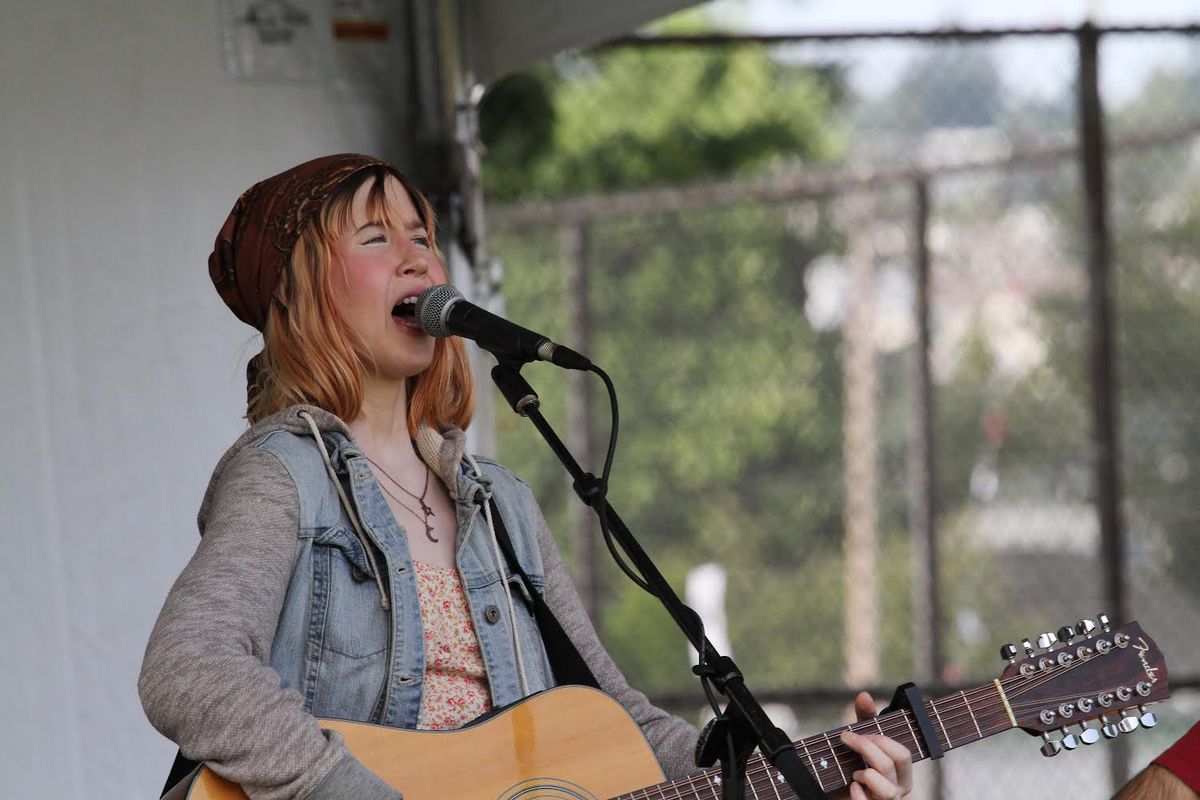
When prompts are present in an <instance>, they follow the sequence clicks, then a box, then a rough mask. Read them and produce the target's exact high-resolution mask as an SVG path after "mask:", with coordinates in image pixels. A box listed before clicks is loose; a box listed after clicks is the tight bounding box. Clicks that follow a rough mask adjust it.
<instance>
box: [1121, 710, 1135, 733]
mask: <svg viewBox="0 0 1200 800" xmlns="http://www.w3.org/2000/svg"><path fill="white" fill-rule="evenodd" d="M1137 726H1138V718H1137V717H1134V716H1131V715H1130V714H1129V711H1127V710H1126V711H1122V712H1121V721H1120V722H1118V723H1117V727H1118V728H1120V729H1121V732H1122V733H1133V732H1134V731H1135V730H1137Z"/></svg>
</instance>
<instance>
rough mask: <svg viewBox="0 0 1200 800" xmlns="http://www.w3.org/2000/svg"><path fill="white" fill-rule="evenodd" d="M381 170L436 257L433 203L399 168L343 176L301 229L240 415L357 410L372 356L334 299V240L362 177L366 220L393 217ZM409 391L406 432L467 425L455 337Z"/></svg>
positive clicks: (470, 393) (470, 397)
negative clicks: (366, 187)
mask: <svg viewBox="0 0 1200 800" xmlns="http://www.w3.org/2000/svg"><path fill="white" fill-rule="evenodd" d="M363 172H365V173H366V175H365V176H364V175H363V174H362V173H363ZM388 175H392V176H394V177H396V178H397V179H398V180H399V181H400V184H401V185H402V186H403V187H404V189H405V191H407V192H408V195H409V197H410V198H411V199H412V202H413V206H414V207H415V208H416V209H417V213H418V214H420V216H421V221H422V222H423V223H424V225H425V229H426V232H427V233H428V234H429V239H430V242H433V243H435V244H433V247H434V253H435V255H437V256H438V261H439V262H440V261H441V254H440V253H439V252H438V251H437V249H436V248H437V245H436V235H437V231H436V229H435V226H436V220H435V219H434V215H433V209H432V208H431V207H430V205H429V201H427V200H426V199H425V197H424V196H423V195H422V194H421V193H420V192H419V191H417V189H416V188H415V187H414V186H412V184H411V183H410V182H409V181H408V179H407V178H406V177H405V176H403V175H401V174H399V173H396V172H393V171H392V170H390V169H388V168H387V167H386V166H384V165H378V166H375V167H370V168H367V169H365V170H363V171H362V172H360V173H355V175H354V176H353V177H354V178H356V179H357V180H353V179H350V180H346V181H343V183H342V184H341V185H340V186H338V187H337V188H336V189H335V190H334V191H333V192H332V193H331V194H330V196H329V197H328V198H327V199H326V200H325V203H324V204H323V205H322V207H321V210H320V212H319V213H318V214H317V216H316V218H315V219H313V220H312V221H311V222H309V223H308V224H307V225H305V226H304V228H303V229H302V230H301V232H300V238H299V239H298V240H297V242H296V246H295V247H294V248H293V250H292V254H291V258H290V259H289V261H288V265H287V268H286V269H285V270H284V271H283V274H282V275H281V276H280V278H279V284H278V285H277V286H276V287H275V292H274V294H273V296H272V298H271V307H270V309H269V310H268V312H267V320H266V323H265V324H264V325H263V350H262V352H261V353H259V354H258V355H257V356H255V359H254V360H253V361H252V363H251V367H250V373H251V374H250V375H249V376H248V387H247V405H246V419H247V420H249V421H250V422H251V423H254V422H258V421H259V420H261V419H263V418H265V417H268V416H270V415H271V414H274V413H276V412H278V411H282V410H283V409H285V408H287V407H289V406H292V405H295V404H297V403H307V404H310V405H314V406H318V407H319V408H323V409H325V410H326V411H328V412H330V413H332V414H334V415H336V416H338V417H340V418H341V419H343V420H347V421H349V420H353V419H354V418H355V417H357V416H358V414H359V412H360V411H361V410H362V402H363V374H364V371H365V370H368V369H370V368H371V366H372V365H371V359H370V356H369V354H368V353H367V351H366V349H365V348H364V347H363V344H362V342H361V341H360V340H359V339H358V337H357V336H356V335H355V334H354V331H353V330H351V328H350V326H349V325H348V324H347V323H346V321H345V320H344V319H343V318H342V316H341V314H339V313H338V310H337V306H336V305H335V304H334V301H333V290H332V287H331V275H332V269H331V265H332V264H333V242H334V240H335V239H336V238H337V237H338V236H339V235H340V234H341V233H342V232H343V231H345V230H346V228H347V226H348V225H349V224H350V219H351V207H352V203H353V200H354V195H355V194H356V193H357V191H358V190H359V189H360V188H361V187H362V186H363V184H365V183H367V182H368V181H373V183H372V184H371V190H370V194H369V195H368V197H367V207H368V210H369V211H370V212H371V214H372V217H373V218H375V219H382V220H384V221H385V222H387V223H388V224H391V222H392V220H390V219H388V212H387V200H386V195H385V181H386V179H387V176H388ZM375 214H378V215H379V216H378V217H375V216H374V215H375ZM407 389H408V420H407V422H408V430H409V433H410V435H413V436H415V435H416V432H417V430H418V429H419V428H421V427H432V428H435V429H441V428H445V427H447V426H455V427H459V428H466V427H467V425H469V424H470V422H471V415H472V413H473V411H474V406H475V385H474V382H473V380H472V378H471V366H470V361H469V359H468V357H467V351H466V347H465V345H464V344H463V342H462V340H461V339H459V338H458V337H445V338H438V339H435V340H434V352H433V361H432V362H431V363H430V365H429V367H428V368H427V369H425V370H424V371H423V372H421V373H420V374H418V375H415V376H413V377H411V378H409V379H408V386H407Z"/></svg>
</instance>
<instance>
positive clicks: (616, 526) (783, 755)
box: [492, 355, 825, 800]
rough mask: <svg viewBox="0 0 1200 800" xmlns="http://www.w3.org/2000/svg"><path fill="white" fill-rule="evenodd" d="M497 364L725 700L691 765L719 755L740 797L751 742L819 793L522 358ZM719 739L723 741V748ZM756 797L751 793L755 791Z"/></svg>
mask: <svg viewBox="0 0 1200 800" xmlns="http://www.w3.org/2000/svg"><path fill="white" fill-rule="evenodd" d="M497 360H498V361H499V363H498V364H497V365H496V366H495V367H493V368H492V380H493V381H495V383H496V386H497V387H498V388H499V389H500V392H501V394H503V395H504V397H505V399H506V400H508V403H509V405H510V406H512V409H513V411H515V412H516V413H517V414H519V415H520V416H523V417H526V418H527V419H529V421H530V422H532V423H533V425H534V427H535V428H537V430H538V432H539V433H540V434H541V435H542V438H543V439H545V440H546V443H547V444H548V445H549V446H550V449H551V450H553V451H554V454H555V455H556V456H558V460H559V461H560V462H562V465H563V466H564V467H565V468H566V470H567V472H568V473H569V474H570V475H571V478H572V480H573V481H574V484H573V486H574V489H575V493H576V494H577V495H579V499H580V500H582V501H583V502H584V503H585V504H587V505H588V506H589V507H590V508H591V509H592V510H593V511H595V512H596V514H597V516H600V517H601V519H602V520H603V519H605V518H606V519H607V524H608V527H609V529H610V530H611V532H612V535H613V537H614V538H615V539H616V540H617V541H618V542H619V543H620V545H621V549H622V550H624V551H625V553H626V554H627V555H628V556H629V558H630V560H631V561H633V563H634V565H635V566H636V567H637V569H638V572H640V573H641V575H642V576H643V577H644V578H645V580H646V582H647V583H648V584H649V587H650V591H651V592H652V593H653V594H654V595H655V597H657V598H658V599H659V601H660V602H661V603H662V604H663V606H664V607H665V608H666V610H667V613H668V614H670V615H671V618H672V619H673V620H675V624H676V625H678V626H679V628H680V630H682V631H683V633H684V635H685V636H686V637H687V639H688V641H689V642H691V644H692V647H694V648H695V649H696V652H697V653H699V654H700V655H701V658H700V666H697V667H694V668H693V670H692V671H693V672H695V673H696V675H698V676H699V677H700V678H701V679H702V680H706V679H707V680H708V681H710V682H711V684H712V685H713V686H714V687H715V688H716V689H717V691H719V692H720V693H721V694H722V695H724V696H725V698H726V699H727V700H728V703H727V704H726V707H725V711H724V712H723V713H722V714H720V715H719V716H718V717H717V719H716V720H714V721H713V723H710V724H709V726H708V727H706V728H705V730H704V732H703V733H702V734H701V736H700V741H699V742H698V744H697V747H696V761H697V765H698V766H702V767H706V766H711V765H712V764H713V763H714V762H715V761H716V760H720V761H721V788H722V795H723V797H724V798H725V800H744V794H743V792H744V787H745V781H746V761H747V759H748V758H749V756H750V753H752V752H753V751H754V748H755V747H757V748H758V749H759V750H761V751H762V753H763V755H764V756H766V758H767V760H768V761H770V762H771V764H773V765H774V766H775V767H776V769H777V770H778V773H777V776H773V777H772V778H771V780H772V781H776V780H781V781H784V782H786V783H787V785H788V786H790V787H791V788H792V791H794V792H795V793H796V796H797V797H798V798H800V800H823V798H825V791H824V789H823V788H822V787H821V785H820V783H818V781H817V779H816V778H814V777H813V775H812V773H810V772H809V771H808V769H806V768H805V766H804V764H803V762H802V761H801V760H800V756H799V753H797V751H796V748H795V747H793V746H792V743H791V741H790V740H789V739H788V738H787V735H786V734H784V732H783V731H782V730H780V729H779V728H778V727H776V726H775V725H774V724H773V723H772V722H771V720H770V719H769V718H768V717H767V714H766V712H765V711H763V708H762V706H761V705H760V704H759V702H758V701H757V700H756V699H755V698H754V696H753V695H752V694H751V692H750V689H749V688H747V687H746V683H745V680H744V678H743V676H742V673H741V671H740V670H739V669H738V668H737V665H736V664H734V663H733V660H732V659H730V658H729V657H728V656H723V655H721V654H720V653H719V652H717V649H716V648H715V647H714V646H713V644H712V642H711V641H709V640H708V637H706V636H705V635H704V633H703V629H702V627H701V626H700V624H699V617H698V616H697V615H696V612H694V611H692V610H691V609H690V608H688V607H687V606H686V605H684V603H683V601H682V600H680V599H679V596H678V595H676V594H675V591H674V590H673V589H672V588H671V586H670V584H669V583H667V580H666V578H664V577H663V575H662V573H661V572H659V570H658V568H657V567H656V566H655V565H654V562H653V561H652V560H651V559H650V556H648V555H647V554H646V551H645V550H643V549H642V547H641V545H639V544H638V542H637V540H636V539H635V538H634V537H633V534H632V533H630V531H629V529H628V528H627V527H626V526H625V523H624V522H622V520H621V518H620V516H618V515H617V512H616V510H615V509H614V508H613V507H612V506H611V505H610V504H609V502H608V500H607V499H606V497H605V489H606V487H605V486H603V485H602V483H601V481H600V480H599V479H597V478H596V476H595V475H592V474H591V473H589V472H585V471H584V470H583V469H582V468H581V467H580V466H579V463H578V462H577V461H576V460H575V458H574V456H572V455H571V452H570V451H569V450H568V449H567V447H566V445H564V444H563V442H562V440H561V439H560V438H559V437H558V434H557V433H555V432H554V429H553V428H552V427H551V426H550V423H548V422H547V421H546V418H545V417H543V416H542V413H541V411H540V409H539V406H540V401H539V400H538V396H537V393H536V392H534V391H533V387H531V386H530V385H529V383H528V382H527V381H526V380H525V378H524V377H522V375H521V367H522V366H524V363H525V362H522V361H520V360H517V359H513V358H511V357H506V356H500V355H497ZM722 745H725V746H724V747H722ZM755 796H757V793H755Z"/></svg>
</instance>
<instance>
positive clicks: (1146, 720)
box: [1138, 706, 1158, 728]
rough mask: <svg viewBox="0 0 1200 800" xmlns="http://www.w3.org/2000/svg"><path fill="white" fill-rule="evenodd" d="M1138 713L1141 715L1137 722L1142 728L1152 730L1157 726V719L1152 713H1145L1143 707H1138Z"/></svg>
mask: <svg viewBox="0 0 1200 800" xmlns="http://www.w3.org/2000/svg"><path fill="white" fill-rule="evenodd" d="M1138 711H1140V712H1141V714H1142V715H1141V716H1140V717H1138V720H1139V721H1140V722H1141V723H1142V727H1143V728H1153V727H1154V726H1155V725H1157V724H1158V717H1156V716H1154V712H1153V711H1147V710H1146V707H1145V706H1138Z"/></svg>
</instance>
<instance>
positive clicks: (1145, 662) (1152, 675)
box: [1133, 638, 1158, 683]
mask: <svg viewBox="0 0 1200 800" xmlns="http://www.w3.org/2000/svg"><path fill="white" fill-rule="evenodd" d="M1133 649H1134V650H1137V653H1138V658H1140V659H1141V660H1142V669H1144V670H1146V677H1147V678H1149V679H1150V683H1158V667H1152V666H1150V659H1148V658H1146V653H1147V652H1148V651H1149V650H1150V645H1148V644H1146V640H1145V639H1143V638H1139V639H1138V640H1137V641H1136V642H1134V645H1133Z"/></svg>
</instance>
